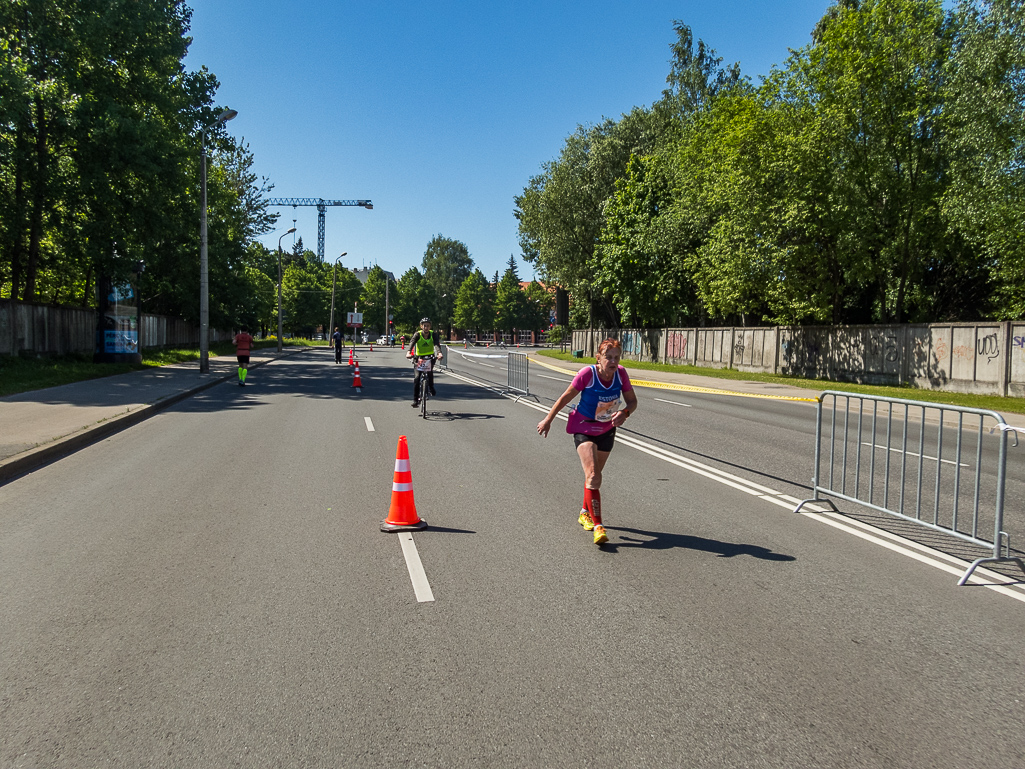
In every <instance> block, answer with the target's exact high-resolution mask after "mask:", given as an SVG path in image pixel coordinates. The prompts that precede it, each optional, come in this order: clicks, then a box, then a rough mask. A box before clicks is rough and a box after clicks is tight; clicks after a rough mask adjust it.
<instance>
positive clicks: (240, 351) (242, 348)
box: [235, 331, 253, 355]
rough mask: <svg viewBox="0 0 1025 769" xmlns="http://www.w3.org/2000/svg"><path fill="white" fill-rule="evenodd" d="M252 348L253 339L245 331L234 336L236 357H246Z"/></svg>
mask: <svg viewBox="0 0 1025 769" xmlns="http://www.w3.org/2000/svg"><path fill="white" fill-rule="evenodd" d="M252 346H253V338H252V337H251V336H249V334H247V333H246V332H245V331H240V332H239V333H237V334H235V347H236V348H237V349H236V350H235V354H236V355H248V354H249V350H250V348H251V347H252Z"/></svg>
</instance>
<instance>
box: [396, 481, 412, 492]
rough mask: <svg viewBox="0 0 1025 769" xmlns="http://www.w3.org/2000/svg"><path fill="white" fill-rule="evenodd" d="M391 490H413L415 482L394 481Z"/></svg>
mask: <svg viewBox="0 0 1025 769" xmlns="http://www.w3.org/2000/svg"><path fill="white" fill-rule="evenodd" d="M391 490H392V491H412V490H413V484H412V483H392V485H391Z"/></svg>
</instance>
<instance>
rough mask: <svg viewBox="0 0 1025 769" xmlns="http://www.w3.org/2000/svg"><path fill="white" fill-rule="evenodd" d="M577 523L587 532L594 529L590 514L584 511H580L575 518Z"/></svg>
mask: <svg viewBox="0 0 1025 769" xmlns="http://www.w3.org/2000/svg"><path fill="white" fill-rule="evenodd" d="M577 522H578V523H579V524H580V525H581V526H583V527H584V528H585V529H587V530H588V531H590V530H591V529H593V528H594V521H592V520H591V514H590V513H589V512H587V511H586V510H581V511H580V517H579V518H577Z"/></svg>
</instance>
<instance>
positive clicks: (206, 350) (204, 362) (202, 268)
mask: <svg viewBox="0 0 1025 769" xmlns="http://www.w3.org/2000/svg"><path fill="white" fill-rule="evenodd" d="M236 115H238V112H237V111H236V110H233V109H226V110H224V111H223V112H222V113H221V114H220V115H218V116H217V119H216V120H214V122H213V123H211V124H210V125H208V126H206V127H205V128H204V129H203V139H202V142H201V146H202V152H201V153H200V160H201V161H202V162H201V163H200V165H201V166H202V172H201V174H202V179H203V208H202V211H201V213H200V223H199V372H200V373H201V374H205V373H207V372H208V371H209V370H210V273H209V269H208V263H207V258H206V132H207V131H209V130H211V129H213V128H216V127H217V126H219V125H220V124H221V123H225V122H227V121H229V120H231V119H233V118H234V117H235V116H236Z"/></svg>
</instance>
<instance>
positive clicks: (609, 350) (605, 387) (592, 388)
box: [537, 339, 637, 545]
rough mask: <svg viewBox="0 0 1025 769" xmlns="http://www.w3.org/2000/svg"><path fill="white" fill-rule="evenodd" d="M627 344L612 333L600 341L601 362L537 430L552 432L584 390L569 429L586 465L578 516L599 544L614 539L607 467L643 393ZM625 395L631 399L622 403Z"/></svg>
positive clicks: (590, 368) (582, 377) (575, 383)
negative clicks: (631, 371)
mask: <svg viewBox="0 0 1025 769" xmlns="http://www.w3.org/2000/svg"><path fill="white" fill-rule="evenodd" d="M622 356H623V347H622V345H620V343H619V341H618V340H616V339H606V340H605V341H604V342H602V343H601V344H600V345H599V346H598V355H597V358H596V363H595V365H593V366H586V367H584V368H582V369H580V371H579V372H577V375H576V376H575V377H573V381H572V382H571V383H570V385H569V387H567V388H566V392H564V393H563V394H562V395H561V396H559V399H558V400H557V401H555V405H554V406H552V408H551V410H549V412H548V414H547V415H545V418H544V419H542V420H541V421H540V422H538V423H537V432H538V434H539V435H540V436H541V437H542V438H545V437H547V436H548V431H549V429H551V426H552V421H553V420H554V419H555V415H556V414H558V413H559V412H560V411H561V410H562V408H563V406H565V405H566V404H567V403H569V402H570V401H571V400H573V399H574V398H576V397H577V396H578V395H579V396H580V403H578V404H577V407H576V408H575V409H574V410H573V411H571V412H570V418H569V422H568V423H567V425H566V432H568V433H570V434H572V435H573V442H574V443H575V444H576V447H577V456H579V457H580V465H581V467H582V468H583V470H584V502H583V505H582V509H581V510H580V515H579V517H578V518H577V521H578V522H579V523H580V525H581V526H583V527H584V528H585V529H587V530H588V531H593V532H594V544H596V545H601V544H603V543H605V542H608V540H609V537H608V534H606V533H605V526H604V525H603V524H602V517H601V492H600V489H601V480H602V470H603V469H604V468H605V463H606V462H607V461H608V459H609V454H610V453H612V445H613V444H614V443H615V441H616V428H617V427H620V426H622V424H623V423H624V422H626V420H627V418H628V417H629V416H630V414H632V413H633V412H634V411H636V410H637V395H636V394H635V393H634V390H633V385H631V384H630V376H629V375H628V374H627V373H626V369H625V368H623V367H622V366H620V365H619V361H620V359H621V358H622ZM620 396H622V400H623V401H625V402H626V405H625V406H624V407H623V408H620V407H619V406H620Z"/></svg>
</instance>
